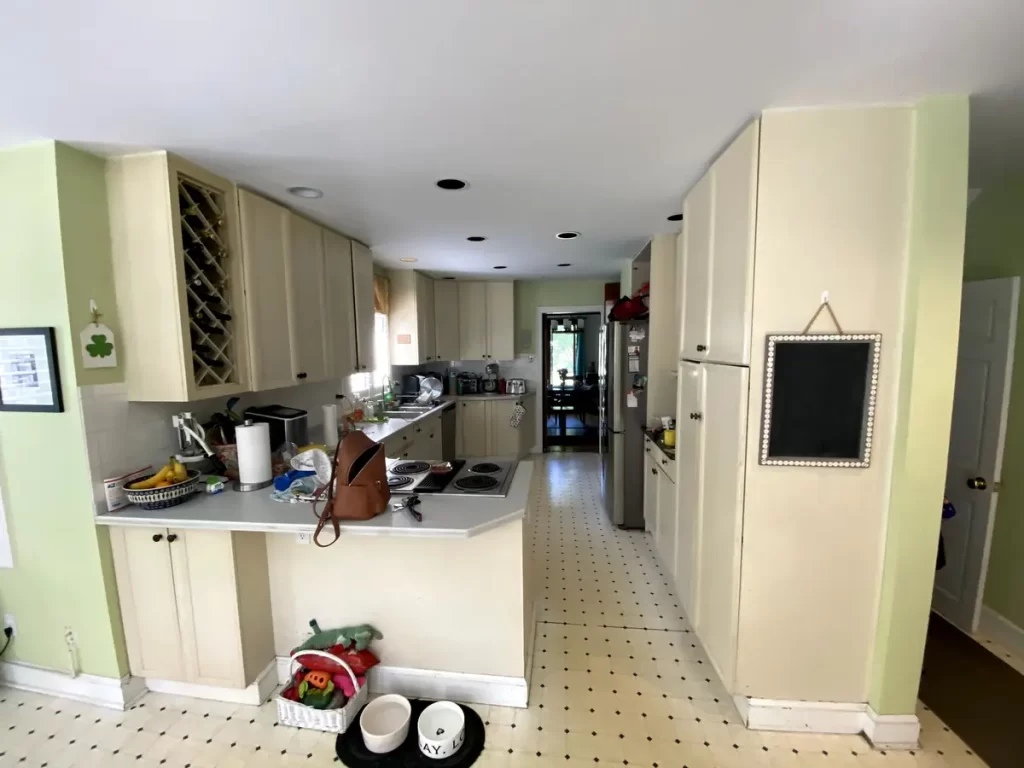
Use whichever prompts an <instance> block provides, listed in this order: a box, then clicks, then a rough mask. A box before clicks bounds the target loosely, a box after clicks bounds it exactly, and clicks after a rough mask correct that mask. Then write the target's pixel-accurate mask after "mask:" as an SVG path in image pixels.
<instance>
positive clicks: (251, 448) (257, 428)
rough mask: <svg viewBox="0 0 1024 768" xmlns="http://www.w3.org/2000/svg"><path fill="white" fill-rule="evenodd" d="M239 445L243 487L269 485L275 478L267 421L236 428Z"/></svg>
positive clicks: (240, 473)
mask: <svg viewBox="0 0 1024 768" xmlns="http://www.w3.org/2000/svg"><path fill="white" fill-rule="evenodd" d="M235 442H236V443H237V445H238V480H239V482H240V483H242V484H243V485H250V484H258V483H268V482H270V481H271V480H272V479H273V478H272V475H271V472H272V468H271V463H270V425H269V424H267V423H266V422H265V421H261V422H257V423H255V424H243V425H241V426H237V427H235Z"/></svg>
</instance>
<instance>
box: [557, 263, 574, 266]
mask: <svg viewBox="0 0 1024 768" xmlns="http://www.w3.org/2000/svg"><path fill="white" fill-rule="evenodd" d="M558 266H560V267H571V266H572V264H570V263H569V262H565V263H564V264H559V265H558Z"/></svg>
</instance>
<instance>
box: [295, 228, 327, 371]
mask: <svg viewBox="0 0 1024 768" xmlns="http://www.w3.org/2000/svg"><path fill="white" fill-rule="evenodd" d="M285 253H286V259H285V262H286V264H287V265H288V271H287V272H286V273H285V275H286V283H287V285H288V335H289V339H290V341H291V352H292V357H291V359H292V373H293V375H294V377H295V380H296V381H304V382H312V381H323V380H324V379H326V378H327V363H326V361H325V360H324V326H325V325H326V317H325V313H324V307H323V298H324V297H323V293H322V292H323V289H324V287H323V284H324V239H323V234H322V231H321V229H320V227H318V226H317V225H316V224H314V223H313V222H311V221H309V220H308V219H304V218H302V217H301V216H296V215H295V214H289V216H288V249H287V251H286V252H285Z"/></svg>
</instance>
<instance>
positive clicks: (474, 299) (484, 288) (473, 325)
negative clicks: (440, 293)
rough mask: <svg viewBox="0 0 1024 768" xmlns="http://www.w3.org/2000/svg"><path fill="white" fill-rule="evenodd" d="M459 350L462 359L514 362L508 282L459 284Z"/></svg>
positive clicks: (512, 303) (511, 297) (511, 298)
mask: <svg viewBox="0 0 1024 768" xmlns="http://www.w3.org/2000/svg"><path fill="white" fill-rule="evenodd" d="M458 286H459V350H460V359H462V360H514V359H515V296H514V289H513V283H512V282H472V281H470V282H460V283H458Z"/></svg>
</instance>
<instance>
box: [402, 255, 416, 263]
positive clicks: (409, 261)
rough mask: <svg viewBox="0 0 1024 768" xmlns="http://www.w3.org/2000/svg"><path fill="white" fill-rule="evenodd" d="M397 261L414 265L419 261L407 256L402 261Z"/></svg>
mask: <svg viewBox="0 0 1024 768" xmlns="http://www.w3.org/2000/svg"><path fill="white" fill-rule="evenodd" d="M399 261H404V262H405V263H406V264H415V263H416V262H417V261H419V259H412V258H409V257H408V256H407V257H405V258H404V259H399Z"/></svg>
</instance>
